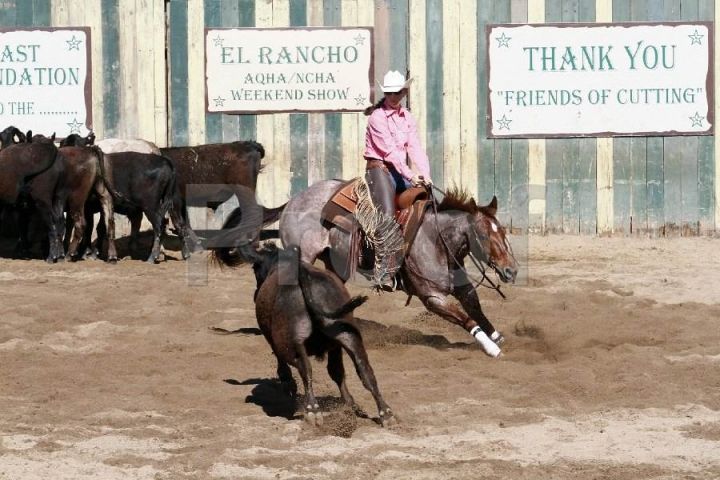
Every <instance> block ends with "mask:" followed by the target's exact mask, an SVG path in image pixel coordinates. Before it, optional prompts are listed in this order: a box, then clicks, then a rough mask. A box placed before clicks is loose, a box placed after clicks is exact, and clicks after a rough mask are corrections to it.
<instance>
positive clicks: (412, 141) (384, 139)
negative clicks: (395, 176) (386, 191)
mask: <svg viewBox="0 0 720 480" xmlns="http://www.w3.org/2000/svg"><path fill="white" fill-rule="evenodd" d="M364 155H365V158H375V159H378V160H383V161H385V162H388V163H390V164H392V165H393V166H394V167H395V169H396V170H397V171H398V173H400V175H402V176H403V177H404V178H407V179H408V180H410V179H411V178H412V177H413V176H415V175H422V176H423V177H425V178H426V179H430V164H429V162H428V157H427V154H426V153H425V150H424V149H423V148H422V146H421V145H420V138H419V137H418V133H417V122H416V121H415V118H414V117H413V116H412V114H411V113H410V112H409V111H408V110H407V109H406V108H405V107H403V106H401V107H400V108H399V109H394V108H389V107H386V106H383V107H381V108H377V109H375V111H373V112H372V113H371V114H370V116H369V117H368V125H367V130H366V131H365V153H364ZM408 160H409V161H410V165H412V167H410V166H408V163H407V161H408Z"/></svg>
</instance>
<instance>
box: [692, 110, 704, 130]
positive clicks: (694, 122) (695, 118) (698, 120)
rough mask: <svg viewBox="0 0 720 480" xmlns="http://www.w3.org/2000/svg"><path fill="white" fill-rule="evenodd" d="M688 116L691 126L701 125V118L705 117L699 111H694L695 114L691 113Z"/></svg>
mask: <svg viewBox="0 0 720 480" xmlns="http://www.w3.org/2000/svg"><path fill="white" fill-rule="evenodd" d="M688 118H689V119H690V121H691V122H692V125H691V127H702V126H703V118H705V117H703V116H702V115H700V113H698V112H695V115H693V116H692V117H688Z"/></svg>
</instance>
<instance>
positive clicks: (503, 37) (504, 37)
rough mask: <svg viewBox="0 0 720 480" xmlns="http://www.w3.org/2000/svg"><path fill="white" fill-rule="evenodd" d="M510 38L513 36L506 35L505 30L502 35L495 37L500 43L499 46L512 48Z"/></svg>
mask: <svg viewBox="0 0 720 480" xmlns="http://www.w3.org/2000/svg"><path fill="white" fill-rule="evenodd" d="M510 39H512V37H508V36H507V35H505V32H503V33H502V35H500V36H499V37H495V40H497V42H498V45H497V46H498V48H500V47H506V48H510V43H509V42H510Z"/></svg>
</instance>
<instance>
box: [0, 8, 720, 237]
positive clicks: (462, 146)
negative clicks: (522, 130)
mask: <svg viewBox="0 0 720 480" xmlns="http://www.w3.org/2000/svg"><path fill="white" fill-rule="evenodd" d="M714 7H715V6H714V2H713V0H622V1H621V0H503V1H498V0H374V1H373V0H171V1H169V2H165V1H164V0H91V1H83V0H0V26H12V25H54V26H64V25H68V26H70V25H72V26H78V25H88V26H90V27H91V28H92V35H93V36H92V45H93V52H92V58H93V90H94V93H95V98H94V99H93V108H94V118H95V119H96V120H95V125H94V129H95V131H96V132H97V134H98V137H101V138H102V137H108V136H121V137H142V138H147V139H150V140H154V141H156V142H157V143H158V144H160V145H165V144H172V145H186V144H197V143H206V142H208V143H209V142H223V141H232V140H236V139H251V138H255V139H257V140H259V141H260V142H262V143H263V144H264V145H265V147H266V151H267V168H266V170H265V172H264V173H263V174H262V175H261V178H260V181H259V186H258V194H259V197H260V199H261V200H262V201H263V202H264V203H266V204H269V205H278V204H280V203H282V202H284V201H286V200H287V199H288V198H289V196H290V195H292V194H295V193H297V192H298V191H301V190H302V189H304V188H306V187H307V185H308V184H311V183H313V182H315V181H317V180H319V179H322V178H329V177H344V178H350V177H352V176H355V175H358V174H359V173H360V172H361V171H362V168H363V160H362V155H361V153H362V150H361V149H362V145H363V138H364V129H365V118H364V117H363V116H362V115H361V114H332V113H330V114H273V115H224V114H206V113H205V100H204V90H203V88H204V50H203V42H204V29H205V28H206V27H252V26H257V27H286V26H305V25H324V26H336V25H342V26H355V25H363V26H365V25H371V26H374V28H375V62H376V63H375V72H376V76H377V77H381V76H382V74H383V73H384V72H385V71H386V70H387V69H389V68H393V69H397V70H406V69H409V70H410V73H411V75H412V76H413V77H415V78H416V81H415V83H414V84H413V87H412V89H411V94H410V98H409V102H410V107H411V108H412V110H413V112H414V114H415V115H416V116H417V117H418V120H419V124H420V129H421V135H422V140H423V141H424V143H425V145H426V148H427V150H428V153H429V155H430V157H431V162H432V174H433V178H434V179H435V181H436V183H438V184H440V185H442V186H449V185H451V184H454V183H458V184H461V185H463V186H464V187H466V188H468V189H469V190H470V191H471V192H472V193H473V194H474V195H476V197H477V198H478V199H479V201H481V202H485V201H487V200H489V199H490V198H491V197H492V195H493V194H494V195H497V196H498V199H499V201H500V217H501V219H502V220H503V221H504V222H505V223H507V224H509V225H511V226H512V228H513V229H514V230H516V231H527V230H531V231H543V232H562V233H571V234H576V233H580V234H594V233H606V232H616V233H620V234H626V235H627V234H631V233H632V234H644V233H650V234H654V235H662V234H667V235H677V234H683V235H688V234H699V233H700V234H702V233H707V232H710V231H716V229H717V226H718V225H720V212H719V211H718V210H719V209H718V208H717V207H716V206H715V205H716V199H717V197H718V190H719V189H718V183H720V182H718V168H717V163H718V161H717V160H716V153H715V148H714V137H688V136H684V137H637V138H636V137H633V138H614V139H604V138H603V139H595V138H580V139H547V140H508V139H497V140H493V139H487V138H486V124H485V121H484V112H485V108H486V101H487V99H486V95H487V88H486V85H485V80H486V71H485V70H486V63H485V48H486V45H485V25H486V24H488V23H524V22H532V23H542V22H578V21H580V22H610V21H615V22H621V21H622V22H625V21H676V20H708V21H713V20H714V19H715V17H716V15H717V13H716V12H715V8H714ZM166 45H167V54H166ZM718 50H719V49H718V48H717V40H716V45H715V54H716V55H718V53H717V52H718ZM717 62H718V61H717V60H716V64H717ZM716 77H717V75H716ZM716 118H717V115H716Z"/></svg>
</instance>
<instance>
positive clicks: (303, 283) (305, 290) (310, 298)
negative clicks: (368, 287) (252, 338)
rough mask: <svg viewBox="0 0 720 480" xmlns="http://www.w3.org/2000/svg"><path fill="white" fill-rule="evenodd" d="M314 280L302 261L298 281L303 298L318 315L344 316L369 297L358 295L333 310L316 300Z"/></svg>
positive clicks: (327, 316) (329, 316) (299, 266)
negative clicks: (313, 287)
mask: <svg viewBox="0 0 720 480" xmlns="http://www.w3.org/2000/svg"><path fill="white" fill-rule="evenodd" d="M295 248H296V250H297V254H298V256H297V258H298V261H299V259H300V252H299V250H300V249H299V248H297V247H295ZM312 281H313V280H312V278H311V276H310V273H309V271H308V269H307V268H306V267H305V266H304V265H303V264H302V263H300V264H299V265H298V283H299V284H300V290H302V294H303V298H305V304H306V305H307V306H308V307H309V309H310V311H311V312H312V313H313V314H314V315H317V316H318V317H324V318H333V319H335V318H342V317H344V316H345V315H347V314H348V313H352V312H353V311H354V310H355V309H356V308H358V307H359V306H360V305H362V304H363V303H365V302H366V301H367V299H368V297H367V296H365V295H358V296H356V297H353V298H351V299H350V300H348V301H347V302H345V303H344V304H342V305H340V306H338V307H337V308H335V309H333V310H327V309H326V308H325V307H323V306H321V305H320V303H319V302H318V301H317V300H316V298H315V294H313V289H312V288H311V287H310V285H311V282H312ZM327 293H330V292H327Z"/></svg>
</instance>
